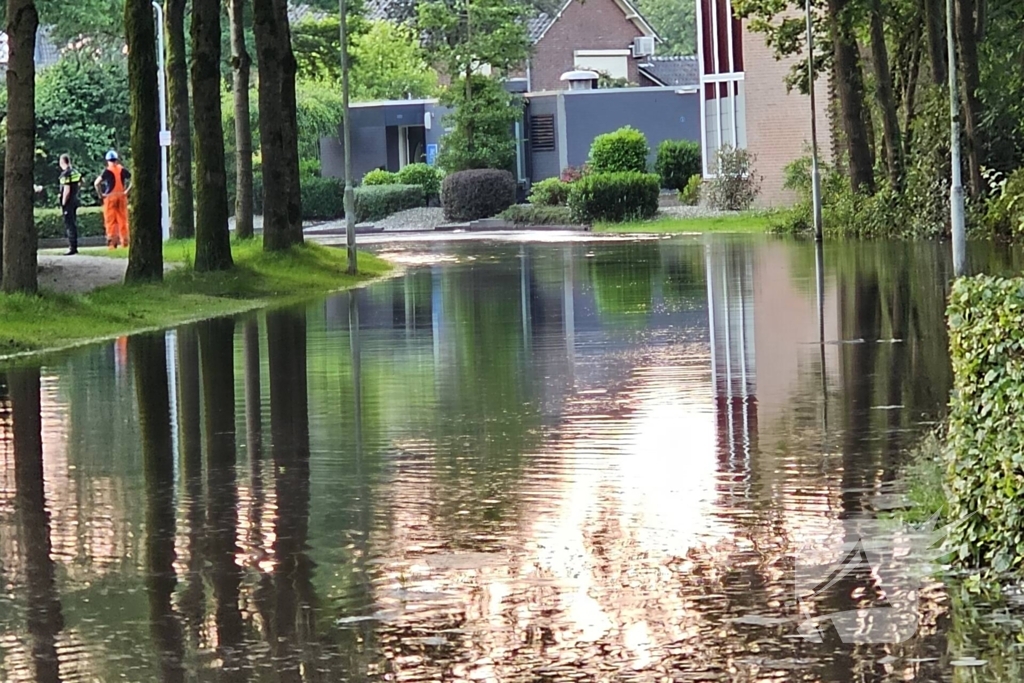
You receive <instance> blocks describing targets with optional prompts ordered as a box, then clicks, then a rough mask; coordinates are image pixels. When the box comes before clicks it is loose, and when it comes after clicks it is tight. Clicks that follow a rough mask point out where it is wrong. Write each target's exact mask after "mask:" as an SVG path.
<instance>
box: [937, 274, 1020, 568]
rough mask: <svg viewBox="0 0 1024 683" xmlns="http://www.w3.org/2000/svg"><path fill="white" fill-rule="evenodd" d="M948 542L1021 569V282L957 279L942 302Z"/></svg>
mask: <svg viewBox="0 0 1024 683" xmlns="http://www.w3.org/2000/svg"><path fill="white" fill-rule="evenodd" d="M948 316H949V345H950V355H951V357H952V361H953V396H952V400H951V403H950V415H949V447H950V452H949V462H948V466H947V469H946V489H947V490H946V493H947V497H948V499H949V515H950V520H951V522H952V524H951V527H950V530H949V536H948V541H949V543H950V547H951V549H952V550H953V551H954V554H955V556H956V558H957V559H958V560H959V562H960V563H962V564H965V565H969V566H973V567H984V568H990V569H992V570H993V571H995V572H996V573H1003V572H1005V571H1007V570H1020V569H1022V568H1024V507H1022V506H1021V504H1020V502H1021V500H1022V498H1024V420H1022V419H1021V415H1022V414H1024V279H1021V278H1016V279H1002V278H995V277H986V276H982V277H975V278H961V279H959V280H957V281H956V282H955V283H954V285H953V291H952V294H951V296H950V303H949V310H948Z"/></svg>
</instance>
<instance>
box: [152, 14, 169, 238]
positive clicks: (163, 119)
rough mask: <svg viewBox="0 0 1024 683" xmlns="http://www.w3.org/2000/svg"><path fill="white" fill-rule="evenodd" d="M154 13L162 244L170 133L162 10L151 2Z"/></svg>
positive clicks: (166, 219)
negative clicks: (168, 126)
mask: <svg viewBox="0 0 1024 683" xmlns="http://www.w3.org/2000/svg"><path fill="white" fill-rule="evenodd" d="M153 11H154V12H156V64H157V67H156V84H157V92H158V94H159V98H160V228H161V232H162V233H163V238H164V242H166V241H167V240H169V239H170V238H171V190H170V185H169V183H170V179H169V178H168V174H167V148H168V147H170V146H171V131H169V130H167V70H166V68H165V67H164V8H163V7H161V6H160V3H158V2H156V0H153Z"/></svg>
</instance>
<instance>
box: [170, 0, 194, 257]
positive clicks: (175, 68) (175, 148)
mask: <svg viewBox="0 0 1024 683" xmlns="http://www.w3.org/2000/svg"><path fill="white" fill-rule="evenodd" d="M187 5H188V0H167V10H166V13H167V104H168V109H169V110H170V111H169V114H170V116H169V119H170V123H169V127H170V129H171V149H170V169H169V171H170V186H171V236H172V237H174V238H175V239H186V238H189V237H194V236H195V234H196V220H195V213H194V212H195V202H194V197H193V194H192V126H191V123H190V119H189V98H188V62H187V58H186V49H185V9H186V7H187Z"/></svg>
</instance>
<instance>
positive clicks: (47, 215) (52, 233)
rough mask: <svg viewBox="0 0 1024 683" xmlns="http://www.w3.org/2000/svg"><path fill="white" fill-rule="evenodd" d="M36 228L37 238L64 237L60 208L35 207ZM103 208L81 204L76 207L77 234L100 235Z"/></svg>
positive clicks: (62, 217) (81, 235) (83, 235)
mask: <svg viewBox="0 0 1024 683" xmlns="http://www.w3.org/2000/svg"><path fill="white" fill-rule="evenodd" d="M35 219H36V230H37V231H38V232H39V239H41V240H42V239H56V238H62V237H64V214H62V213H61V211H60V209H36V210H35ZM105 234H106V232H105V231H104V229H103V209H102V208H101V207H99V206H83V207H80V208H79V209H78V236H79V237H102V236H103V235H105Z"/></svg>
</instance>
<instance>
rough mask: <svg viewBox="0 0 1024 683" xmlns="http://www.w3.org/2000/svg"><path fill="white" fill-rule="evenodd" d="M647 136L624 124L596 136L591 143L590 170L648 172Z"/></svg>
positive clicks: (598, 171) (648, 149) (595, 171)
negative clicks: (621, 126)
mask: <svg viewBox="0 0 1024 683" xmlns="http://www.w3.org/2000/svg"><path fill="white" fill-rule="evenodd" d="M650 152H651V150H650V147H648V146H647V138H646V137H644V134H643V133H641V132H640V131H638V130H637V129H636V128H632V127H630V126H624V127H623V128H619V129H618V130H617V131H615V132H614V133H605V134H604V135H598V136H597V137H596V138H594V142H593V143H592V144H591V145H590V170H591V171H593V172H594V173H629V172H635V173H646V172H647V155H648V154H650Z"/></svg>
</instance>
